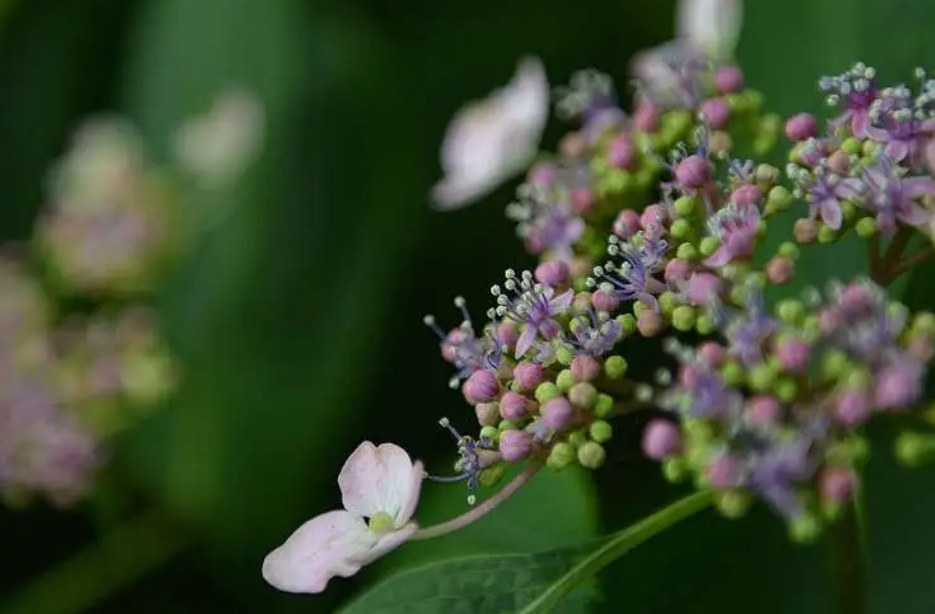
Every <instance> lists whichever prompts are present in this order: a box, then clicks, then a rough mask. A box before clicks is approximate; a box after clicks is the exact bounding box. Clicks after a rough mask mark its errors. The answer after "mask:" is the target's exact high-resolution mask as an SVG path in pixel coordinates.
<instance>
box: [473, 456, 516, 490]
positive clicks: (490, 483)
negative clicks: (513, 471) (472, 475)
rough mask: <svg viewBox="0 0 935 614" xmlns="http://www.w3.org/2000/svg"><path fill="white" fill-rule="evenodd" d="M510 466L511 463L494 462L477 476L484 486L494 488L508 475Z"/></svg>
mask: <svg viewBox="0 0 935 614" xmlns="http://www.w3.org/2000/svg"><path fill="white" fill-rule="evenodd" d="M509 467H510V464H509V463H504V462H500V463H494V464H493V465H491V466H489V467H487V468H486V469H484V470H483V471H481V472H480V475H478V476H477V481H478V483H480V485H481V486H483V487H484V488H493V487H494V486H496V485H497V484H499V483H500V480H502V479H503V476H504V475H506V471H507V469H509Z"/></svg>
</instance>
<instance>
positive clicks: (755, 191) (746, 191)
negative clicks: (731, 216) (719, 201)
mask: <svg viewBox="0 0 935 614" xmlns="http://www.w3.org/2000/svg"><path fill="white" fill-rule="evenodd" d="M761 200H763V190H761V189H760V186H757V185H753V184H752V183H745V184H743V185H741V186H737V189H735V190H734V191H733V192H731V195H730V201H731V202H732V203H734V204H735V205H737V206H738V207H751V206H753V205H756V204H758V203H759V202H760V201H761Z"/></svg>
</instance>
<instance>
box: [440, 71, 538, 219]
mask: <svg viewBox="0 0 935 614" xmlns="http://www.w3.org/2000/svg"><path fill="white" fill-rule="evenodd" d="M549 96H550V93H549V83H548V79H547V77H546V74H545V67H544V66H543V65H542V61H541V60H539V59H538V58H535V57H526V58H523V59H522V60H521V61H520V63H519V66H518V67H517V70H516V73H515V74H514V76H513V78H512V80H511V81H510V82H509V83H508V84H507V85H506V86H505V87H502V88H500V89H497V90H495V91H493V92H492V93H491V94H490V95H489V96H488V97H487V98H485V99H484V100H480V101H476V102H472V103H470V104H468V105H466V106H465V107H463V108H462V109H461V110H460V111H458V112H457V113H456V114H455V116H454V118H453V119H452V121H451V123H450V124H449V126H448V130H447V132H446V134H445V139H444V142H443V144H442V150H441V163H442V170H443V172H444V174H445V176H444V178H443V179H442V180H441V181H439V182H438V183H437V184H436V185H435V186H434V188H432V194H431V196H432V201H433V203H434V205H435V207H436V208H437V209H441V210H453V209H458V208H461V207H464V206H466V205H469V204H471V203H473V202H475V201H477V200H479V199H480V198H483V197H484V196H486V195H487V194H489V193H490V192H491V191H493V190H494V189H495V188H497V187H498V186H499V185H500V184H502V183H503V182H504V181H507V180H508V179H510V178H511V177H512V176H514V175H516V174H518V173H520V172H521V171H523V170H524V169H525V167H526V166H527V165H528V164H529V162H530V161H531V160H532V158H533V157H534V156H535V154H536V152H537V150H538V147H539V141H540V140H541V138H542V132H543V130H544V129H545V124H546V121H547V120H548V115H549Z"/></svg>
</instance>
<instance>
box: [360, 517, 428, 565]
mask: <svg viewBox="0 0 935 614" xmlns="http://www.w3.org/2000/svg"><path fill="white" fill-rule="evenodd" d="M418 528H419V526H418V525H417V524H416V523H414V522H410V523H409V524H407V525H405V526H403V527H401V528H400V529H399V530H397V531H392V532H390V533H384V534H383V535H381V536H380V541H378V542H377V543H376V544H375V545H374V546H373V548H371V549H370V550H368V551H367V552H365V553H364V554H363V555H362V556H361V557H360V558H359V559H358V560H357V562H358V563H360V564H361V565H369V564H370V563H372V562H374V561H375V560H377V559H378V558H380V557H381V556H383V555H385V554H387V553H388V552H390V551H392V550H395V549H396V548H399V547H400V546H401V545H403V544H404V543H406V541H407V540H408V539H409V538H410V537H412V534H413V533H415V532H416V530H417V529H418Z"/></svg>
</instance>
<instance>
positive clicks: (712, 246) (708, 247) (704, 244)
mask: <svg viewBox="0 0 935 614" xmlns="http://www.w3.org/2000/svg"><path fill="white" fill-rule="evenodd" d="M720 246H721V242H720V241H718V239H717V237H705V238H703V239H702V240H701V242H700V243H699V244H698V249H699V250H700V251H701V255H702V256H704V257H705V258H707V257H708V256H710V255H711V254H713V253H714V252H716V251H717V250H718V248H719V247H720Z"/></svg>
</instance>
